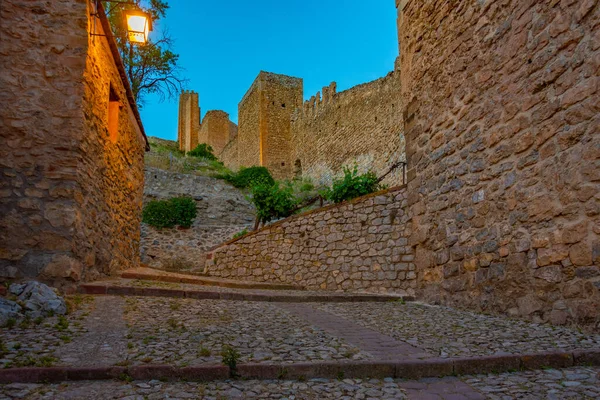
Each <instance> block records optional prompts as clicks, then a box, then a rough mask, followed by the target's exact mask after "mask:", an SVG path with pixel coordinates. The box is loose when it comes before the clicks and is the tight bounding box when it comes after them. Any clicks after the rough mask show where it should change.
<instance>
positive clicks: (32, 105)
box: [0, 0, 147, 290]
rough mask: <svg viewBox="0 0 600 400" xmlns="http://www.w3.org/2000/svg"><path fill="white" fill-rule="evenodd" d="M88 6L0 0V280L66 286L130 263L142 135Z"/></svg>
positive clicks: (120, 72) (135, 242)
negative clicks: (18, 280) (0, 38)
mask: <svg viewBox="0 0 600 400" xmlns="http://www.w3.org/2000/svg"><path fill="white" fill-rule="evenodd" d="M93 14H96V12H95V10H94V4H93V3H91V2H87V1H60V2H47V1H31V2H25V3H24V2H21V1H14V0H5V1H3V2H2V7H1V9H0V36H1V37H2V41H1V42H0V54H2V58H1V60H0V101H1V102H2V108H1V109H0V132H1V133H0V141H1V144H2V145H1V146H0V176H1V180H0V281H2V280H6V279H21V278H38V279H42V280H45V281H47V282H50V283H52V284H54V285H55V286H59V287H62V288H63V289H67V290H70V289H72V288H73V286H74V284H75V283H76V282H78V281H83V280H86V281H87V280H94V279H96V278H97V277H99V276H101V275H110V274H112V273H113V272H115V271H117V270H121V269H126V268H130V267H135V266H137V265H138V264H139V237H140V233H139V225H140V219H141V206H142V191H143V183H144V175H143V163H144V161H143V157H144V151H145V149H146V148H147V141H146V137H145V134H144V131H143V127H142V124H141V120H140V117H139V113H138V110H137V108H136V105H135V101H134V99H133V95H132V92H131V89H130V87H129V84H128V82H127V81H126V79H124V78H123V77H124V76H125V71H124V67H123V65H122V62H121V59H120V57H119V55H118V51H117V48H116V43H115V42H114V39H113V38H112V36H111V35H110V30H109V29H110V28H109V25H108V20H107V18H106V16H105V15H104V12H103V10H102V9H99V10H98V16H97V17H94V16H92V15H93ZM94 27H95V33H96V34H98V35H104V34H108V35H109V36H91V35H90V34H91V33H92V30H93V29H94Z"/></svg>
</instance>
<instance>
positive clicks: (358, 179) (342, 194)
mask: <svg viewBox="0 0 600 400" xmlns="http://www.w3.org/2000/svg"><path fill="white" fill-rule="evenodd" d="M382 188H383V186H382V185H380V184H379V182H378V179H377V175H375V173H373V172H371V171H369V172H367V173H365V174H362V175H359V174H358V167H357V166H356V165H355V166H354V168H353V169H350V168H348V167H344V177H343V178H341V179H335V180H334V181H333V186H332V188H331V189H330V190H329V191H327V193H326V197H327V198H328V199H329V200H331V201H333V202H334V203H341V202H342V201H344V200H350V199H354V198H356V197H360V196H364V195H367V194H369V193H373V192H376V191H378V190H380V189H382Z"/></svg>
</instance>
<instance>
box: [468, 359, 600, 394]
mask: <svg viewBox="0 0 600 400" xmlns="http://www.w3.org/2000/svg"><path fill="white" fill-rule="evenodd" d="M463 380H464V381H465V382H466V383H468V384H469V385H471V386H472V387H474V388H477V389H478V390H479V391H481V392H482V393H485V394H486V396H487V398H489V399H492V400H511V399H548V400H553V399H573V400H575V399H577V400H584V399H600V367H593V368H591V367H590V368H583V367H582V368H569V369H563V370H556V369H549V370H542V371H524V372H520V373H516V374H509V373H506V374H500V375H480V376H475V377H466V378H464V379H463Z"/></svg>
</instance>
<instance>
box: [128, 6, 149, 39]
mask: <svg viewBox="0 0 600 400" xmlns="http://www.w3.org/2000/svg"><path fill="white" fill-rule="evenodd" d="M125 20H126V22H127V38H128V39H129V41H130V42H131V43H140V44H144V43H146V42H147V41H148V34H149V33H150V31H151V30H152V27H151V23H152V21H151V20H150V16H149V15H148V14H146V13H144V12H142V11H139V10H127V11H125Z"/></svg>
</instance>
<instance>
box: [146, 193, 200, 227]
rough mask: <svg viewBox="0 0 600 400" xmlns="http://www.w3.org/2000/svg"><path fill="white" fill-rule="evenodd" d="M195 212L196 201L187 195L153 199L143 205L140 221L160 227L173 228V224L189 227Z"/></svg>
mask: <svg viewBox="0 0 600 400" xmlns="http://www.w3.org/2000/svg"><path fill="white" fill-rule="evenodd" d="M196 213H197V211H196V202H195V201H194V200H193V199H191V198H189V197H174V198H172V199H169V200H153V201H150V202H149V203H148V204H146V206H145V207H144V210H143V211H142V221H143V222H145V223H146V224H148V225H151V226H153V227H155V228H160V229H162V228H173V227H174V226H175V225H179V226H181V227H184V228H189V227H190V226H192V222H193V220H194V218H196Z"/></svg>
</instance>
